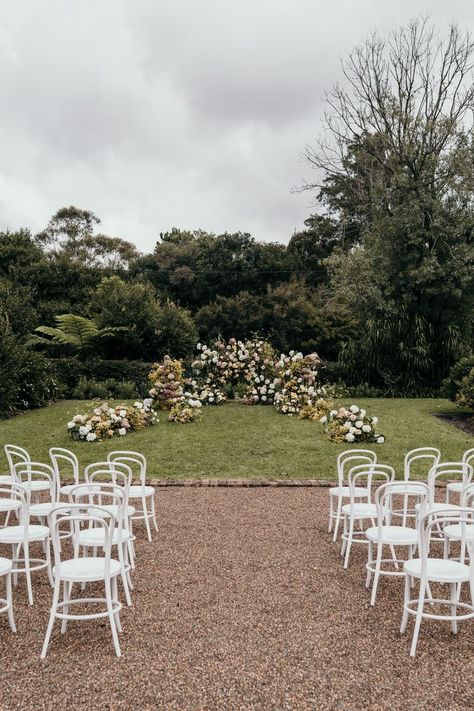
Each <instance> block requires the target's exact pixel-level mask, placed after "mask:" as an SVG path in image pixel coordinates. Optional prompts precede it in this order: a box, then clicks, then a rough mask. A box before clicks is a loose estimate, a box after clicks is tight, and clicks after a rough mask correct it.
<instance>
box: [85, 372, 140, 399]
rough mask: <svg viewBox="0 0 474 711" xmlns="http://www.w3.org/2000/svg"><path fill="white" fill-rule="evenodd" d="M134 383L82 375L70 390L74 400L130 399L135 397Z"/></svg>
mask: <svg viewBox="0 0 474 711" xmlns="http://www.w3.org/2000/svg"><path fill="white" fill-rule="evenodd" d="M137 395H138V393H137V388H136V386H135V383H131V382H127V381H120V380H114V379H113V378H109V379H108V380H104V381H98V380H88V379H87V378H84V377H82V378H81V379H80V380H79V383H78V384H77V385H76V387H75V388H74V390H73V391H72V397H73V398H74V399H75V400H93V399H94V398H124V399H127V400H131V399H132V398H135V397H137Z"/></svg>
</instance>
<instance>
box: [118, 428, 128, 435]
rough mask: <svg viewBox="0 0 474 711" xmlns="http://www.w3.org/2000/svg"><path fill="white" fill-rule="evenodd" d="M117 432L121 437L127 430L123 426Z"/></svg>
mask: <svg viewBox="0 0 474 711" xmlns="http://www.w3.org/2000/svg"><path fill="white" fill-rule="evenodd" d="M118 433H119V435H120V436H121V437H124V436H125V435H126V434H127V430H126V429H125V427H121V428H120V429H119V431H118Z"/></svg>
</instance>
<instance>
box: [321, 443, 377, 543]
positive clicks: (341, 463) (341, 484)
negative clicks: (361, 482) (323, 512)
mask: <svg viewBox="0 0 474 711" xmlns="http://www.w3.org/2000/svg"><path fill="white" fill-rule="evenodd" d="M376 461H377V455H376V453H375V452H373V451H372V450H371V449H346V450H345V451H344V452H341V453H340V454H339V456H338V457H337V465H336V466H337V486H331V487H330V489H329V525H328V533H331V530H332V525H333V521H334V522H335V525H334V535H333V538H332V540H333V542H334V543H335V542H336V541H337V535H338V532H339V525H340V522H341V519H342V513H341V511H342V506H343V503H344V499H348V498H349V497H350V489H349V486H348V485H346V484H345V476H344V474H345V471H346V467H347V466H349V468H351V467H353V466H355V465H356V464H357V462H358V463H359V464H366V463H367V464H370V463H374V464H375V463H376ZM356 493H357V494H358V495H359V498H365V496H366V495H367V492H366V491H365V490H364V489H361V491H360V492H356ZM334 499H337V505H336V511H334V503H335V502H334Z"/></svg>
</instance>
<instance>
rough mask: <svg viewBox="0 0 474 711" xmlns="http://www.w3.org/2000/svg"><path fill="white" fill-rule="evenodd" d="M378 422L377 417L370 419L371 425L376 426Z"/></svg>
mask: <svg viewBox="0 0 474 711" xmlns="http://www.w3.org/2000/svg"><path fill="white" fill-rule="evenodd" d="M378 421H379V418H378V417H372V424H373V425H376V424H377V422H378Z"/></svg>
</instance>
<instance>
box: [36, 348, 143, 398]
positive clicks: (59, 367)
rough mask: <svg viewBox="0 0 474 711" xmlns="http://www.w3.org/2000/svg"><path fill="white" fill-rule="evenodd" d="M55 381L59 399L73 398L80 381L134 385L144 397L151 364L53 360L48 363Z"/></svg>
mask: <svg viewBox="0 0 474 711" xmlns="http://www.w3.org/2000/svg"><path fill="white" fill-rule="evenodd" d="M50 363H51V366H52V369H53V372H54V373H55V375H56V378H57V380H58V381H59V382H60V383H61V384H62V389H61V393H60V394H61V397H63V398H70V397H73V390H74V389H75V388H76V387H77V385H78V384H79V381H80V380H81V379H84V378H86V379H87V380H95V381H99V382H103V381H106V380H116V381H120V382H127V383H134V385H135V387H136V388H137V391H138V394H139V396H140V397H146V395H147V394H148V390H149V388H150V384H149V381H148V373H149V372H150V370H151V366H152V364H151V363H144V362H142V361H138V360H99V359H93V360H79V358H55V359H54V360H51V361H50Z"/></svg>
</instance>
